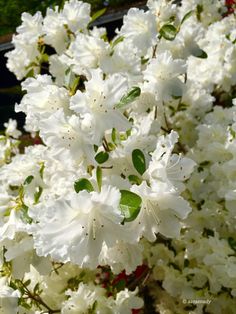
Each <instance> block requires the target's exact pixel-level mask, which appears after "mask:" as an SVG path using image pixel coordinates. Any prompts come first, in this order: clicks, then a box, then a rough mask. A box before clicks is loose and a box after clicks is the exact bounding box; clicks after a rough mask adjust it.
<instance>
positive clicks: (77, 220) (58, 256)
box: [33, 186, 127, 268]
mask: <svg viewBox="0 0 236 314" xmlns="http://www.w3.org/2000/svg"><path fill="white" fill-rule="evenodd" d="M119 201H120V192H119V191H118V190H117V189H116V188H115V187H112V186H102V190H101V192H100V193H98V192H91V193H88V192H87V191H81V192H80V193H79V194H78V195H74V196H72V197H71V199H70V201H65V200H58V201H56V202H52V203H51V204H48V205H47V207H46V208H45V209H44V215H43V216H41V217H40V222H39V224H37V225H35V229H36V230H35V231H34V234H33V235H34V239H35V247H36V250H37V252H38V254H39V255H40V256H42V255H43V256H46V255H48V254H50V255H51V256H52V257H53V258H54V259H55V260H58V261H62V262H67V261H71V262H73V263H75V264H78V265H80V266H81V267H90V268H95V267H96V266H98V257H99V254H100V252H101V249H102V245H103V243H105V244H106V245H107V246H108V247H111V246H113V245H114V244H115V243H116V240H117V239H118V238H125V234H124V230H126V229H125V227H124V226H122V225H120V223H121V222H122V220H123V216H122V214H121V212H120V210H119ZM39 210H40V209H39ZM41 210H43V209H42V208H41ZM35 211H37V208H35ZM126 231H127V230H126ZM122 232H123V234H122Z"/></svg>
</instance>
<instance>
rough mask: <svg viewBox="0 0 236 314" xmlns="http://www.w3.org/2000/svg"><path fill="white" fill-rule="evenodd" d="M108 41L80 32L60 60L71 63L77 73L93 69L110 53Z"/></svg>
mask: <svg viewBox="0 0 236 314" xmlns="http://www.w3.org/2000/svg"><path fill="white" fill-rule="evenodd" d="M108 47H109V45H108V43H106V42H105V41H104V40H102V39H101V38H98V37H94V36H90V35H86V34H82V33H79V34H77V35H76V38H75V40H74V41H73V42H72V43H71V45H70V47H69V49H68V50H67V51H66V52H65V54H64V55H62V56H60V58H59V59H60V60H61V61H62V62H64V63H66V64H67V65H71V66H72V69H73V71H74V72H75V73H77V74H81V72H82V71H83V69H84V68H85V69H93V68H97V67H98V66H99V65H100V61H101V59H102V58H103V57H104V56H106V55H107V54H108Z"/></svg>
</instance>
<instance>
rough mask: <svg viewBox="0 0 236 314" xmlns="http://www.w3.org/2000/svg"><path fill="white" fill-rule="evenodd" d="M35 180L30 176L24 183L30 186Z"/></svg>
mask: <svg viewBox="0 0 236 314" xmlns="http://www.w3.org/2000/svg"><path fill="white" fill-rule="evenodd" d="M33 179H34V176H28V177H27V178H26V179H25V181H24V185H28V184H30V183H31V182H32V181H33Z"/></svg>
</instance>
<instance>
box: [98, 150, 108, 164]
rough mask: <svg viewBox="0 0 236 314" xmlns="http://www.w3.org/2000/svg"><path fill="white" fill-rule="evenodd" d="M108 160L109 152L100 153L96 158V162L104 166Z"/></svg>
mask: <svg viewBox="0 0 236 314" xmlns="http://www.w3.org/2000/svg"><path fill="white" fill-rule="evenodd" d="M108 158H109V154H108V153H107V152H99V153H98V154H97V155H96V156H95V160H96V162H97V163H99V164H103V163H104V162H106V161H107V160H108Z"/></svg>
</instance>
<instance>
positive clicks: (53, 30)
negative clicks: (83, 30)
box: [43, 7, 70, 54]
mask: <svg viewBox="0 0 236 314" xmlns="http://www.w3.org/2000/svg"><path fill="white" fill-rule="evenodd" d="M43 32H44V34H45V36H44V41H45V43H46V44H48V45H50V46H52V47H53V48H55V49H56V52H57V53H58V54H61V53H63V52H64V51H65V50H66V47H67V44H68V43H69V40H70V38H69V36H68V34H67V30H66V28H65V26H64V19H63V18H62V15H61V13H59V12H58V7H57V8H56V11H54V10H52V9H50V8H49V9H47V13H46V17H45V18H44V20H43Z"/></svg>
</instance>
